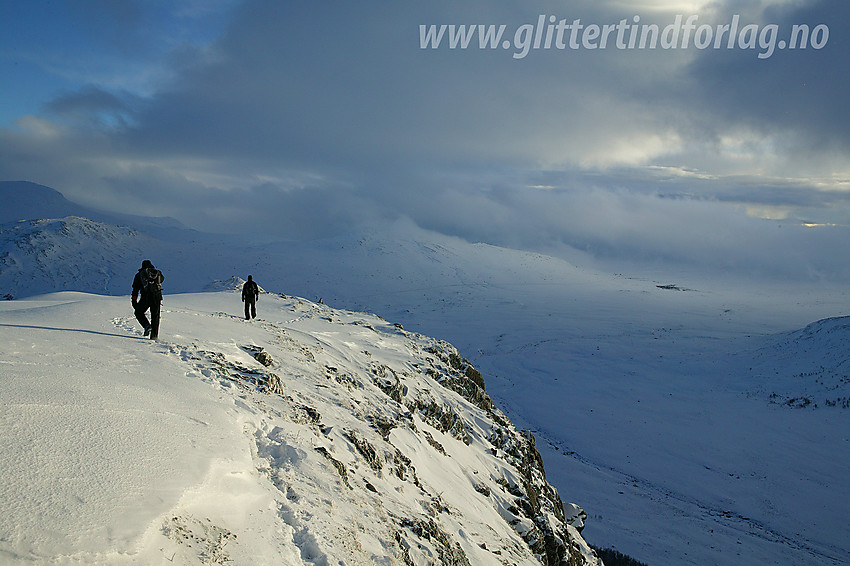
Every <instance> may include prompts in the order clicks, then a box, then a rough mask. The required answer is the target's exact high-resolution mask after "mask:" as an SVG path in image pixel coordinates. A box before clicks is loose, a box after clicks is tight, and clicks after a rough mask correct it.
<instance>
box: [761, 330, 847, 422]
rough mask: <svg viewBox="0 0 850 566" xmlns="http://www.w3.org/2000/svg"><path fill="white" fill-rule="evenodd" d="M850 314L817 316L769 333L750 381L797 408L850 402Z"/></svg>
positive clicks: (773, 396) (840, 405) (771, 395)
mask: <svg viewBox="0 0 850 566" xmlns="http://www.w3.org/2000/svg"><path fill="white" fill-rule="evenodd" d="M848 340H850V317H835V318H828V319H824V320H819V321H817V322H814V323H812V324H810V325H808V326H806V327H805V328H803V329H801V330H796V331H794V332H789V333H786V334H781V335H778V336H775V337H770V338H768V339H765V340H764V342H765V344H764V345H762V346H761V347H760V348H758V349H757V350H756V352H755V353H754V355H753V364H752V367H751V368H750V375H749V376H748V379H747V382H746V384H745V387H749V388H751V389H752V391H753V392H754V393H756V394H759V395H764V396H767V397H768V398H769V399H770V400H771V402H773V403H779V404H784V405H787V406H789V407H796V408H804V407H808V408H815V409H816V408H818V407H841V408H844V409H847V408H850V352H848V350H847V344H848Z"/></svg>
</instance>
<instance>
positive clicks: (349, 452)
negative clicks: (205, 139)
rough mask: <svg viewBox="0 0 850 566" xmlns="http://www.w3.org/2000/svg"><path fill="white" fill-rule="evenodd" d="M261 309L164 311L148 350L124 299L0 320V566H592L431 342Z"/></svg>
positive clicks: (355, 322) (575, 535) (305, 309)
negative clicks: (565, 565)
mask: <svg viewBox="0 0 850 566" xmlns="http://www.w3.org/2000/svg"><path fill="white" fill-rule="evenodd" d="M259 306H260V308H261V309H262V316H263V319H262V320H260V319H257V320H254V321H250V322H246V321H244V320H242V319H241V318H240V317H238V316H234V315H233V314H228V311H229V312H238V311H239V308H240V302H239V295H238V293H235V292H232V291H222V292H216V293H202V294H186V295H169V296H166V299H165V303H164V308H163V323H162V324H163V326H162V331H161V334H162V336H163V337H164V340H162V341H160V342H152V341H150V340H147V339H144V338H142V336H141V334H140V328H139V326H138V324H137V322H136V321H135V319H134V317H133V316H132V312H131V310H130V309H129V303H128V301H127V300H126V298H115V297H105V296H96V295H88V294H82V293H71V292H64V293H57V294H53V295H46V296H40V297H35V298H31V299H25V300H16V301H7V302H3V303H0V364H2V368H3V369H2V373H3V379H2V388H3V395H2V397H0V418H2V427H0V501H2V503H0V505H2V513H0V563H3V564H9V563H11V564H19V563H20V564H26V563H43V562H49V563H54V562H55V563H82V564H124V563H137V564H165V563H175V564H202V563H203V564H210V563H212V564H224V563H228V564H299V565H300V564H317V565H324V564H405V563H413V564H436V563H441V564H482V565H483V564H539V561H538V559H537V558H536V557H535V555H534V553H535V552H536V553H538V554H539V555H542V556H546V555H547V554H548V555H549V556H550V559H551V557H553V556H555V555H557V554H558V553H562V554H563V553H566V554H567V555H568V556H571V557H572V558H573V559H574V560H576V562H575V563H576V564H590V565H593V564H597V562H598V561H597V560H596V559H595V558H594V557H593V554H592V551H590V549H589V548H588V547H587V546H586V544H585V543H584V541H583V540H582V538H581V536H580V535H579V532H578V531H577V530H576V528H574V527H573V526H571V525H568V524H566V523H565V522H564V519H565V517H564V516H563V514H562V513H561V509H560V500H559V499H558V497H557V494H556V493H555V492H554V490H552V489H551V487H549V486H548V484H546V482H545V478H544V477H543V475H542V472H543V470H542V465H541V464H540V462H539V456H538V455H537V452H536V450H534V444H533V441H532V440H531V439H530V437H528V436H526V435H523V434H521V433H520V432H518V431H517V430H516V429H515V428H514V427H513V426H512V425H511V424H510V422H509V421H508V420H507V419H506V418H505V417H504V415H503V414H502V413H501V412H500V411H499V410H498V409H496V408H495V407H493V405H492V403H491V401H490V399H489V397H487V395H486V394H485V393H484V391H483V390H482V389H481V388H480V387H478V384H479V383H480V375H478V374H476V372H475V371H474V369H473V368H471V366H469V364H468V362H466V361H465V360H463V358H462V357H460V356H459V355H458V353H457V351H456V350H455V349H454V348H452V347H451V346H450V345H449V344H447V343H445V342H441V341H439V340H435V339H431V338H427V337H424V336H421V335H416V334H412V333H409V332H406V331H405V330H404V329H402V328H401V327H400V326H398V325H393V324H390V323H387V322H385V321H384V320H383V319H381V318H379V317H376V316H373V315H367V314H362V313H356V312H350V311H339V310H335V309H331V308H329V307H326V306H324V305H317V304H314V303H311V302H308V301H304V300H301V299H297V298H291V297H282V296H276V295H267V294H264V295H263V296H262V297H261V300H260V303H259ZM566 508H567V510H568V516H567V517H566V519H567V520H568V521H571V522H572V523H574V524H575V525H577V526H581V522H582V519H583V512H582V511H581V509H579V508H577V507H574V506H572V505H567V506H566ZM564 543H566V546H562V547H560V548H559V546H558V545H559V544H564ZM571 563H572V562H571Z"/></svg>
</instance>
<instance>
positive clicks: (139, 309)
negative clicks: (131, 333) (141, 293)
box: [135, 301, 151, 330]
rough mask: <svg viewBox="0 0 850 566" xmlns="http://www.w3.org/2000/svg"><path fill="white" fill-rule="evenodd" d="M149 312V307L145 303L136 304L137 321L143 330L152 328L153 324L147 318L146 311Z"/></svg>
mask: <svg viewBox="0 0 850 566" xmlns="http://www.w3.org/2000/svg"><path fill="white" fill-rule="evenodd" d="M147 310H148V306H147V305H146V304H145V302H144V301H142V302H140V303H137V304H136V310H135V312H136V320H138V321H139V324H141V325H142V328H144V329H145V330H147V329H148V328H150V326H151V323H150V322H148V317H147V316H145V311H147Z"/></svg>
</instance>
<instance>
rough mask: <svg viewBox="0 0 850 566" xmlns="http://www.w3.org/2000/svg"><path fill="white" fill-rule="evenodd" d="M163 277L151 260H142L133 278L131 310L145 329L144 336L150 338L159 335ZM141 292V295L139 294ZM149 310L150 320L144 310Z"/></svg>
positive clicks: (152, 338) (153, 338) (155, 337)
mask: <svg viewBox="0 0 850 566" xmlns="http://www.w3.org/2000/svg"><path fill="white" fill-rule="evenodd" d="M163 281H165V277H164V276H163V275H162V272H161V271H160V270H158V269H157V268H155V267H154V266H153V264H152V263H151V260H149V259H146V260H145V261H143V262H142V267H141V268H140V269H139V271H138V272H137V273H136V277H134V278H133V298H132V303H133V310H134V311H136V319H137V320H138V321H139V324H141V325H142V328H144V329H145V336H148V335H150V337H151V340H156V339H157V336H159V311H160V307H161V306H162V282H163ZM139 293H141V296H139ZM148 309H150V310H151V320H150V322H148V317H147V316H146V315H145V312H146V311H147V310H148Z"/></svg>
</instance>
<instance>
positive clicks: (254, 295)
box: [242, 275, 260, 320]
mask: <svg viewBox="0 0 850 566" xmlns="http://www.w3.org/2000/svg"><path fill="white" fill-rule="evenodd" d="M259 298H260V288H259V287H257V282H256V281H254V278H253V277H252V276H251V275H249V276H248V280H247V281H245V284H244V285H242V301H243V302H244V303H245V320H251V319H252V318H257V300H258V299H259Z"/></svg>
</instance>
